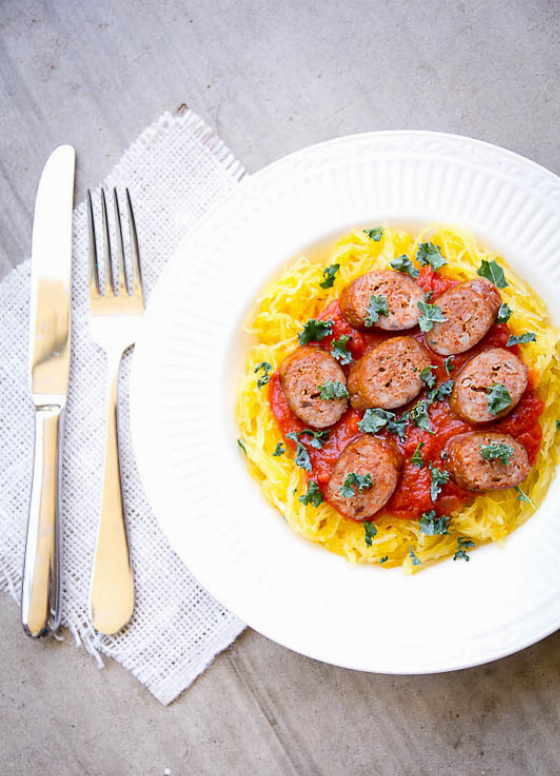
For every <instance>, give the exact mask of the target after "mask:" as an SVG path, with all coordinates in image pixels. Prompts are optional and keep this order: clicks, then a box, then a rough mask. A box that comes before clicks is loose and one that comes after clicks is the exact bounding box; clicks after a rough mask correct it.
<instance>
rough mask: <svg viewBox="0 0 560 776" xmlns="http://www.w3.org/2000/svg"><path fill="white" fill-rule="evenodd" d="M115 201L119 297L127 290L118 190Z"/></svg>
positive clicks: (115, 191) (114, 195)
mask: <svg viewBox="0 0 560 776" xmlns="http://www.w3.org/2000/svg"><path fill="white" fill-rule="evenodd" d="M113 199H114V202H115V223H116V229H117V265H118V272H119V295H120V294H124V292H125V291H126V290H127V287H126V280H125V275H124V243H123V234H122V224H121V211H120V208H119V198H118V196H117V190H116V189H113Z"/></svg>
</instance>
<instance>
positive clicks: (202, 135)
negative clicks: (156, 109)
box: [119, 109, 247, 181]
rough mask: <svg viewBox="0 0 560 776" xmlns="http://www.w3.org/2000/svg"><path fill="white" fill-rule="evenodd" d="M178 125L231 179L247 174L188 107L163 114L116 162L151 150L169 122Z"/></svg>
mask: <svg viewBox="0 0 560 776" xmlns="http://www.w3.org/2000/svg"><path fill="white" fill-rule="evenodd" d="M177 124H180V125H181V126H182V128H183V129H184V130H186V131H188V132H189V133H190V134H191V136H192V137H193V139H195V140H198V141H200V143H201V144H202V145H203V146H204V147H205V148H207V149H208V151H209V152H210V153H211V154H212V156H214V157H215V158H216V159H217V160H218V161H219V162H220V164H222V165H223V166H224V168H225V170H226V172H228V173H229V175H231V176H232V177H233V178H234V180H236V181H241V180H242V179H243V178H244V177H245V176H246V175H247V171H246V170H245V168H244V167H243V165H242V164H241V162H240V161H239V159H237V158H236V157H235V156H234V154H233V153H232V152H231V151H230V149H229V148H228V146H227V145H226V144H225V143H224V141H223V140H221V138H219V137H218V135H216V134H215V132H214V131H213V130H212V129H211V127H210V126H209V125H208V124H207V123H206V122H205V121H204V119H202V118H200V116H198V115H197V114H196V113H193V112H192V111H191V110H189V109H186V110H184V111H181V112H180V113H176V114H175V115H173V114H172V113H170V112H169V111H166V112H165V113H163V114H162V115H161V116H160V117H159V118H158V119H156V121H154V123H153V124H151V125H150V126H149V127H148V128H147V129H146V130H145V131H144V132H142V134H141V135H140V137H139V138H137V139H136V140H135V141H134V142H133V143H132V144H131V145H130V146H129V148H128V149H127V150H126V151H125V153H124V154H123V156H122V157H121V159H120V161H119V165H121V164H126V163H127V162H128V161H129V159H130V158H136V157H137V155H138V152H139V151H142V152H146V151H147V152H150V151H151V150H153V149H152V146H153V145H154V144H156V143H158V142H160V140H161V137H162V134H161V133H162V131H165V130H168V129H170V128H171V126H172V125H174V126H177Z"/></svg>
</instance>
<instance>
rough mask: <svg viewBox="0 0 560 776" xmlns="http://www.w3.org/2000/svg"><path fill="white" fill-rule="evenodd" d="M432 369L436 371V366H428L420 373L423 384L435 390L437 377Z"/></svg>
mask: <svg viewBox="0 0 560 776" xmlns="http://www.w3.org/2000/svg"><path fill="white" fill-rule="evenodd" d="M432 369H435V366H426V367H424V369H422V371H421V372H420V379H421V380H422V382H423V383H426V385H427V386H428V388H433V387H434V385H435V384H436V376H435V374H434V373H433V372H432Z"/></svg>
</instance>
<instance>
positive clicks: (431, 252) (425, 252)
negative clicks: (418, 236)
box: [416, 242, 447, 270]
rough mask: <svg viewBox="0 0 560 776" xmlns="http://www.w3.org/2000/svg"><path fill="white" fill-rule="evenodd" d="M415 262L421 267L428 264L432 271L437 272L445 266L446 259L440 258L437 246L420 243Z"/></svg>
mask: <svg viewBox="0 0 560 776" xmlns="http://www.w3.org/2000/svg"><path fill="white" fill-rule="evenodd" d="M416 260H417V261H418V262H419V263H420V264H421V265H422V266H423V267H425V266H426V265H427V264H429V265H430V267H431V268H432V269H433V270H438V269H439V268H440V267H443V265H444V264H447V259H445V258H444V257H443V256H442V254H441V249H440V247H439V245H435V244H434V243H431V242H425V243H420V245H419V246H418V250H417V251H416Z"/></svg>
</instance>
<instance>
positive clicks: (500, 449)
mask: <svg viewBox="0 0 560 776" xmlns="http://www.w3.org/2000/svg"><path fill="white" fill-rule="evenodd" d="M480 453H481V455H482V457H483V458H484V460H485V461H494V460H498V461H500V462H501V463H503V464H504V466H506V465H507V464H508V463H509V462H510V461H511V459H512V458H513V447H512V446H511V445H506V444H504V443H503V442H498V443H496V442H491V443H490V444H489V445H480Z"/></svg>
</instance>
